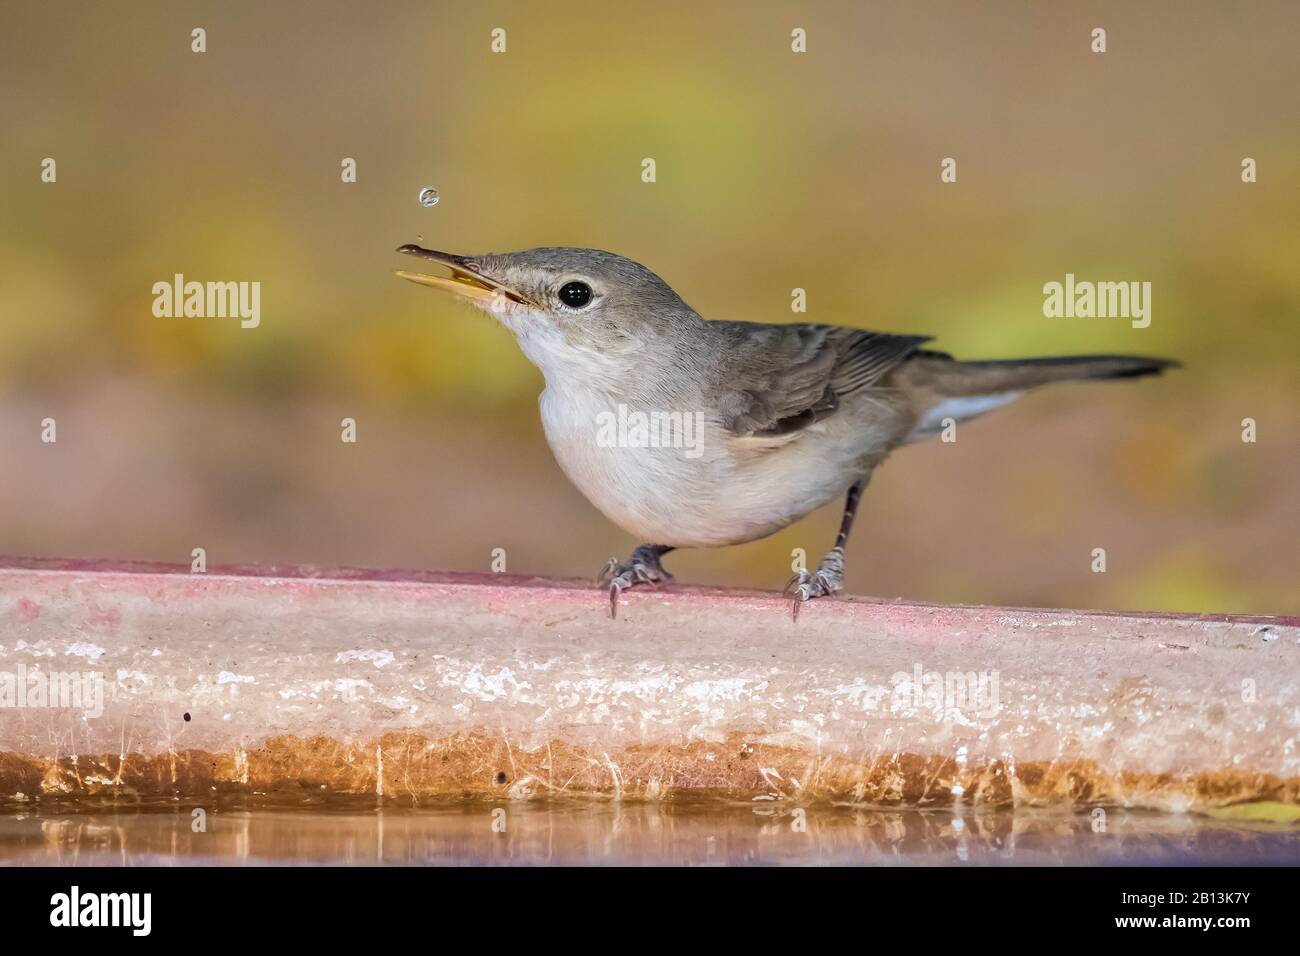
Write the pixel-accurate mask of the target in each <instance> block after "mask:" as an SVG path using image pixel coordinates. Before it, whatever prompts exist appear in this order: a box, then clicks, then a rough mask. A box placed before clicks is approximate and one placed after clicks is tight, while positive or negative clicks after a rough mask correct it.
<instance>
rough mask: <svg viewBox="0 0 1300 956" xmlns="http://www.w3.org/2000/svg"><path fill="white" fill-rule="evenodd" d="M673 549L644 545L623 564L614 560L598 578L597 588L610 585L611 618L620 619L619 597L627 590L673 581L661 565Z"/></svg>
mask: <svg viewBox="0 0 1300 956" xmlns="http://www.w3.org/2000/svg"><path fill="white" fill-rule="evenodd" d="M671 550H673V549H672V548H671V547H668V546H667V545H662V544H643V545H641V546H640V547H639V548H637V549H636V550H635V551H633V552H632V556H631V557H629V558H628V559H627V560H626V561H624V562H623V563H622V564H619V563H618V561H617V560H615V559H614V558H610V559H609V564H607V565H605V568H604V570H602V571H601V572H600V575H599V576H598V577H597V578H596V585H597V587H604V586H605V585H606V584H608V585H609V616H610V617H618V596H619V594H621V593H622V592H623V591H624V590H626V589H627V588H630V587H632V586H634V585H637V584H649V585H651V586H654V585H657V584H658V583H659V582H660V581H671V580H672V579H673V576H672V575H671V574H669V573H668V572H667V571H665V570H664V566H663V565H662V564H660V563H659V559H660V558H662V557H663V556H664V555H665V554H667V553H668V552H669V551H671Z"/></svg>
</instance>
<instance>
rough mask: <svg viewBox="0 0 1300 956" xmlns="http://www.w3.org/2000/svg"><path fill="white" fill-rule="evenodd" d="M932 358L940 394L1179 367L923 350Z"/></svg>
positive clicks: (1154, 361)
mask: <svg viewBox="0 0 1300 956" xmlns="http://www.w3.org/2000/svg"><path fill="white" fill-rule="evenodd" d="M917 359H918V360H919V361H921V362H932V365H931V370H932V374H933V378H932V383H933V387H934V389H935V391H937V392H939V393H940V394H941V395H951V396H964V395H993V394H999V393H1003V392H1023V391H1024V390H1025V389H1027V388H1036V387H1037V386H1039V385H1047V384H1049V383H1051V382H1071V381H1079V380H1083V379H1108V378H1140V377H1142V376H1143V375H1159V374H1160V373H1161V372H1163V371H1164V370H1165V369H1167V368H1176V367H1177V366H1178V363H1177V362H1175V361H1172V360H1171V359H1161V358H1147V357H1146V356H1142V355H1064V356H1054V357H1051V358H1032V359H1003V360H999V361H993V362H958V361H955V360H953V359H951V358H949V357H948V356H946V355H944V356H941V355H939V354H938V353H933V352H931V353H924V352H923V353H921V354H920V355H918V356H917Z"/></svg>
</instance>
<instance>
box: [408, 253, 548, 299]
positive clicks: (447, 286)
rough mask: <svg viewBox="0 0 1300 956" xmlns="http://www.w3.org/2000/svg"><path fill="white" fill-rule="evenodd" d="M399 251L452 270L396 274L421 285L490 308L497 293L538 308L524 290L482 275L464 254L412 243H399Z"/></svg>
mask: <svg viewBox="0 0 1300 956" xmlns="http://www.w3.org/2000/svg"><path fill="white" fill-rule="evenodd" d="M397 251H398V252H401V253H404V254H405V255H408V256H418V257H419V258H421V259H432V260H433V261H434V262H436V263H438V264H439V265H443V266H446V267H447V268H448V269H449V270H451V276H450V277H447V276H431V275H425V274H424V273H423V272H403V271H402V270H400V269H399V270H397V275H399V276H401V277H402V278H403V279H408V280H410V281H411V282H414V283H417V284H418V285H427V286H429V288H431V289H441V290H442V291H443V292H450V293H451V294H452V295H457V296H460V297H461V298H462V299H468V300H470V301H471V302H474V303H475V304H479V305H483V306H489V307H490V306H491V304H492V302H493V300H494V299H496V297H497V296H503V297H505V298H506V299H508V300H510V301H511V302H516V303H518V304H519V305H526V306H528V307H529V308H533V309H535V308H537V307H538V306H537V304H536V303H535V302H533V301H532V300H531V299H530V298H528V296H526V295H524V294H523V293H520V292H516V291H515V290H514V289H510V288H507V287H506V286H503V285H502V284H501V283H500V282H497V281H496V280H495V279H489V278H488V277H487V276H485V275H483V274H482V273H481V272H479V271H478V270H477V269H475V268H474V267H473V260H472V259H469V258H467V257H465V256H454V255H452V254H451V253H449V252H435V251H434V250H432V249H425V248H422V247H421V246H417V245H414V244H413V243H407V244H406V245H404V246H398V247H397Z"/></svg>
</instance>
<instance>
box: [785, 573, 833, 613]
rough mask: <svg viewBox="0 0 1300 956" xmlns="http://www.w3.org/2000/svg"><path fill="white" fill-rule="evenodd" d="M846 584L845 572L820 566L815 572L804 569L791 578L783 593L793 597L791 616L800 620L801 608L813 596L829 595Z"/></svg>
mask: <svg viewBox="0 0 1300 956" xmlns="http://www.w3.org/2000/svg"><path fill="white" fill-rule="evenodd" d="M843 586H844V574H843V572H842V571H840V570H837V569H835V568H828V567H820V568H818V569H817V570H816V571H815V572H814V571H808V570H803V571H800V572H799V573H798V574H796V575H795V576H794V577H792V578H791V579H790V582H789V583H788V584H787V585H786V586H785V590H784V591H782V592H781V593H782V594H784V595H785V596H786V597H789V598H793V599H794V600H793V603H792V605H791V608H790V616H791V619H792V620H794V621H798V620H799V608H800V607H802V606H803V604H804V603H805V602H806V601H811V600H812V599H813V598H819V597H829V596H830V595H832V594H834V593H835V592H836V591H838V590H840V589H841V588H842V587H843Z"/></svg>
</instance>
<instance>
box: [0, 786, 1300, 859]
mask: <svg viewBox="0 0 1300 956" xmlns="http://www.w3.org/2000/svg"><path fill="white" fill-rule="evenodd" d="M195 809H196V808H194V807H191V806H185V807H176V808H175V809H168V810H155V811H145V812H128V813H65V814H53V813H23V814H17V815H7V816H3V817H0V864H6V865H15V864H17V865H41V864H56V865H101V866H102V865H127V866H129V865H145V864H149V865H158V864H166V863H169V862H176V863H180V864H190V865H193V864H207V863H212V864H293V863H337V864H380V863H382V864H398V865H402V864H407V865H412V864H413V865H421V864H453V865H458V864H489V865H492V864H522V865H534V864H601V863H614V864H670V865H709V864H795V865H807V864H876V865H898V864H913V865H915V864H962V863H970V864H1030V865H1032V864H1038V865H1042V864H1120V863H1129V864H1133V863H1140V864H1174V863H1179V864H1185V863H1192V862H1195V863H1218V864H1234V863H1256V864H1258V863H1295V862H1296V861H1297V859H1300V828H1297V827H1294V826H1290V827H1288V826H1277V825H1268V824H1242V823H1227V822H1221V821H1215V820H1210V819H1207V818H1203V817H1189V816H1170V815H1161V814H1144V813H1125V812H1123V811H1118V810H1111V811H1107V812H1106V813H1105V814H1101V813H1100V811H1096V810H1093V811H1091V812H1080V813H1062V812H1060V811H1052V812H1045V811H1018V812H1014V813H1013V812H1005V811H1000V812H990V813H984V812H981V813H974V812H967V813H952V812H935V811H929V812H921V811H890V810H864V809H856V808H854V809H841V808H807V809H802V808H797V807H787V806H781V807H776V806H766V807H762V808H751V807H730V806H722V807H719V806H718V805H716V804H714V805H709V806H691V805H682V804H676V805H651V804H632V805H628V804H618V803H613V802H611V803H602V804H591V803H581V804H537V803H526V804H517V805H516V804H511V803H508V802H507V803H503V804H500V805H488V804H483V805H472V806H464V805H457V806H449V807H443V808H421V809H394V808H385V809H382V810H377V809H373V810H356V809H351V810H329V809H319V810H313V811H301V810H280V809H252V810H249V809H234V810H222V809H212V810H210V811H205V813H204V814H199V815H197V816H196V815H195V814H194V810H195ZM196 830H197V831H199V832H195V831H196Z"/></svg>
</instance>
